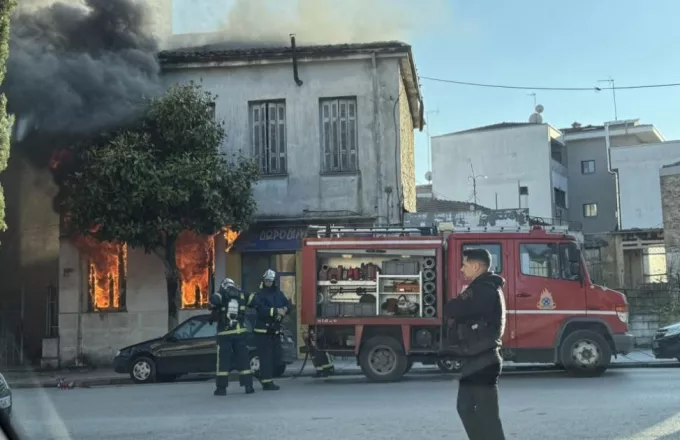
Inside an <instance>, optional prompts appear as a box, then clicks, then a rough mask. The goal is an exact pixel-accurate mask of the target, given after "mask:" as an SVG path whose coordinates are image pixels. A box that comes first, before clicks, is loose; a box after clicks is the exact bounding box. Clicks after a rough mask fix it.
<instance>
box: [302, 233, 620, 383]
mask: <svg viewBox="0 0 680 440" xmlns="http://www.w3.org/2000/svg"><path fill="white" fill-rule="evenodd" d="M307 237H308V238H306V239H305V240H304V244H303V250H302V265H303V268H302V270H303V274H304V276H303V282H302V301H301V323H302V325H303V326H307V331H308V332H309V333H310V334H312V335H313V338H311V340H313V341H314V344H315V345H316V347H317V348H318V349H321V350H326V351H327V352H328V353H330V354H331V355H334V356H343V357H349V356H352V357H354V356H355V357H356V359H357V362H358V365H359V366H360V367H361V369H362V371H363V373H364V374H365V375H366V376H367V377H368V378H369V379H371V380H373V381H379V382H385V381H394V380H398V379H399V378H401V377H402V376H403V375H404V374H406V373H407V372H408V371H409V370H410V368H411V366H412V365H413V363H414V362H421V363H424V364H437V365H438V366H439V368H440V369H442V370H444V371H447V370H449V369H452V368H453V367H454V366H455V365H456V362H457V361H458V359H455V358H453V357H450V356H449V355H447V354H446V350H445V349H446V346H447V343H446V334H447V328H448V323H447V322H444V321H445V320H444V318H443V306H444V304H445V302H446V301H447V300H449V299H450V298H453V297H455V296H456V295H457V294H458V293H459V292H462V291H463V290H464V288H465V286H466V284H467V281H466V280H465V279H463V277H462V275H461V273H460V266H461V259H462V257H461V254H462V251H463V250H464V249H466V248H484V249H487V250H488V251H489V252H490V253H491V255H492V266H493V267H492V270H493V271H494V272H495V273H497V274H498V275H500V276H502V277H503V278H504V279H505V282H506V284H505V286H504V293H505V301H506V308H507V321H506V328H505V334H504V336H503V357H504V359H505V360H508V361H513V362H518V363H545V364H556V365H560V366H562V367H564V368H565V369H566V370H568V371H569V372H571V373H573V374H575V375H579V376H594V375H599V374H602V373H603V372H604V371H605V370H606V369H607V367H608V366H609V364H610V362H611V358H612V356H616V355H617V354H626V353H628V352H630V351H631V350H632V348H633V336H632V335H631V334H630V333H628V304H627V301H626V297H625V296H624V295H623V294H622V293H620V292H617V291H614V290H610V289H607V288H606V287H602V286H598V285H595V284H593V283H592V282H591V280H590V276H589V274H588V271H587V269H586V266H585V264H584V260H583V257H582V255H581V251H580V248H579V245H578V243H577V241H576V240H575V239H574V237H572V236H569V235H567V231H566V228H563V227H557V226H547V227H541V226H533V227H512V228H510V227H493V228H492V227H486V228H454V227H453V225H451V224H444V223H442V224H439V225H438V226H436V227H430V228H365V229H354V228H341V227H316V228H315V227H311V228H310V232H309V234H308V236H307Z"/></svg>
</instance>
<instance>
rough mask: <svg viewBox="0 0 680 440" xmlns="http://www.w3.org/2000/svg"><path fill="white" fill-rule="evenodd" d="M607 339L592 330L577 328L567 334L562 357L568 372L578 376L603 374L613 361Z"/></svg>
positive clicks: (561, 349)
mask: <svg viewBox="0 0 680 440" xmlns="http://www.w3.org/2000/svg"><path fill="white" fill-rule="evenodd" d="M611 358H612V351H611V348H610V347H609V343H608V342H607V340H606V339H605V338H604V337H603V336H602V335H601V334H600V333H597V332H594V331H592V330H577V331H575V332H573V333H570V334H569V335H567V337H566V338H564V340H563V341H562V345H561V346H560V359H561V360H562V364H563V365H564V368H565V369H566V370H567V372H568V373H569V374H571V375H573V376H577V377H596V376H600V375H602V374H603V373H604V372H605V371H606V370H607V368H608V367H609V364H610V363H611Z"/></svg>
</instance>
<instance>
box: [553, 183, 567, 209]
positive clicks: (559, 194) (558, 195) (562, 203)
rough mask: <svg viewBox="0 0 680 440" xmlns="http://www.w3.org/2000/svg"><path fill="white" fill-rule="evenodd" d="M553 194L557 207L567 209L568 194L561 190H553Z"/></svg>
mask: <svg viewBox="0 0 680 440" xmlns="http://www.w3.org/2000/svg"><path fill="white" fill-rule="evenodd" d="M553 193H554V195H555V205H556V206H559V207H560V208H566V207H567V193H566V192H564V191H562V190H561V189H559V188H553Z"/></svg>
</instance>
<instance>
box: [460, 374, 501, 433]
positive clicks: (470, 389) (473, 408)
mask: <svg viewBox="0 0 680 440" xmlns="http://www.w3.org/2000/svg"><path fill="white" fill-rule="evenodd" d="M500 373H501V366H500V364H494V365H491V366H489V367H486V368H485V369H483V370H480V371H478V372H476V373H474V374H472V375H470V376H467V377H464V378H461V380H460V383H459V385H458V402H457V405H456V406H457V409H458V415H459V416H460V419H461V421H462V422H463V427H465V432H466V433H467V436H468V438H469V439H470V440H505V435H504V434H503V425H502V424H501V418H500V414H499V410H498V376H499V375H500Z"/></svg>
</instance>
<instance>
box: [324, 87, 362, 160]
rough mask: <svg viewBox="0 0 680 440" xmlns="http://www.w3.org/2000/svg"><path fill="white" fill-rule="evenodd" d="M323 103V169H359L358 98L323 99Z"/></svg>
mask: <svg viewBox="0 0 680 440" xmlns="http://www.w3.org/2000/svg"><path fill="white" fill-rule="evenodd" d="M320 106H321V108H320V112H321V149H322V152H323V170H324V171H325V172H343V171H357V170H358V158H357V101H356V98H339V99H324V100H322V101H321V104H320Z"/></svg>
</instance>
